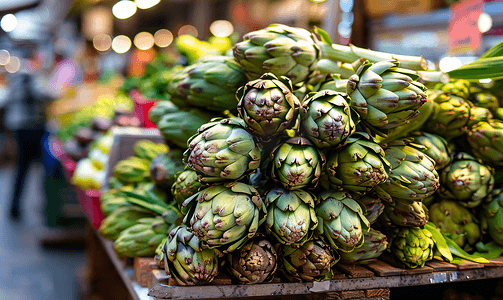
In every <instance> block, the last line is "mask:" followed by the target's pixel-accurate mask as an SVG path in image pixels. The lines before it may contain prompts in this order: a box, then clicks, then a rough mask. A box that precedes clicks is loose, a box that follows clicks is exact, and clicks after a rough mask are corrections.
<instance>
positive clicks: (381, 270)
mask: <svg viewBox="0 0 503 300" xmlns="http://www.w3.org/2000/svg"><path fill="white" fill-rule="evenodd" d="M367 268H369V269H370V270H371V271H373V272H374V273H376V274H377V275H378V276H395V275H404V274H407V271H406V270H405V269H400V268H395V267H393V266H390V265H389V264H387V263H385V262H383V261H381V260H376V261H375V262H372V263H370V264H368V265H367Z"/></svg>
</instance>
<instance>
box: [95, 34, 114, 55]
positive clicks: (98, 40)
mask: <svg viewBox="0 0 503 300" xmlns="http://www.w3.org/2000/svg"><path fill="white" fill-rule="evenodd" d="M111 45H112V38H111V37H110V36H109V35H108V34H97V35H95V36H94V38H93V46H94V48H95V49H96V50H98V51H107V50H108V49H110V46H111Z"/></svg>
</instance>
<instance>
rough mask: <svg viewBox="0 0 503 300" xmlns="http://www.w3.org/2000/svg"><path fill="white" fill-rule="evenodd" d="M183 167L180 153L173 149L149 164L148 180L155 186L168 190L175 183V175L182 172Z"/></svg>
mask: <svg viewBox="0 0 503 300" xmlns="http://www.w3.org/2000/svg"><path fill="white" fill-rule="evenodd" d="M184 167H185V165H184V164H183V162H182V152H181V151H180V150H179V149H173V150H171V151H169V152H168V153H164V154H159V155H158V156H157V157H155V158H154V159H153V160H152V162H151V163H150V178H151V179H152V181H154V182H155V184H156V185H157V186H158V187H160V188H163V189H166V190H168V189H169V188H170V187H171V186H172V185H173V183H174V182H175V174H176V173H177V172H179V171H182V170H183V168H184Z"/></svg>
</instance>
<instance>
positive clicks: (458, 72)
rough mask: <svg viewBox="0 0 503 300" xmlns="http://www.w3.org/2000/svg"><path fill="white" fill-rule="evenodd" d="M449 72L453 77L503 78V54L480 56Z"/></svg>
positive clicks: (470, 78)
mask: <svg viewBox="0 0 503 300" xmlns="http://www.w3.org/2000/svg"><path fill="white" fill-rule="evenodd" d="M447 74H449V76H450V78H452V79H467V80H480V79H486V78H491V79H500V78H503V56H497V57H486V58H479V59H477V60H476V61H474V62H471V63H469V64H466V65H463V66H461V67H459V68H457V69H455V70H452V71H450V72H448V73H447Z"/></svg>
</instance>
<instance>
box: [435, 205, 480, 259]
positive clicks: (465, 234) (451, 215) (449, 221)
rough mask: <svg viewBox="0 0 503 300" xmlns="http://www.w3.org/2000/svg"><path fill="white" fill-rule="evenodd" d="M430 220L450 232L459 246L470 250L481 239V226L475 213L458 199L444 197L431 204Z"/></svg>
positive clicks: (441, 229)
mask: <svg viewBox="0 0 503 300" xmlns="http://www.w3.org/2000/svg"><path fill="white" fill-rule="evenodd" d="M429 215H430V220H429V221H430V222H432V223H433V224H435V225H436V227H437V228H438V229H440V231H441V232H442V233H448V234H450V235H451V238H452V239H453V240H454V242H455V243H456V244H458V246H459V247H461V248H464V249H465V250H470V249H471V246H473V245H475V243H476V242H477V241H478V240H479V239H480V228H479V225H478V224H477V220H476V219H475V217H474V216H473V214H472V213H471V212H470V211H469V210H468V209H466V208H464V207H463V206H461V205H459V204H458V203H457V201H452V200H447V199H442V200H440V202H437V203H434V204H432V205H431V206H430V213H429Z"/></svg>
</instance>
